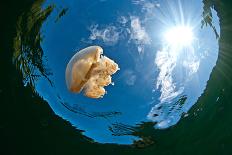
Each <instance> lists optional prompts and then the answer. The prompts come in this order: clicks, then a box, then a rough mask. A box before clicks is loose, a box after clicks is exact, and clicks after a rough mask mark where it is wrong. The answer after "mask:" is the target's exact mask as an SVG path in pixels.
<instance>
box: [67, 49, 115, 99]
mask: <svg viewBox="0 0 232 155" xmlns="http://www.w3.org/2000/svg"><path fill="white" fill-rule="evenodd" d="M102 54H103V49H102V48H101V47H100V46H90V47H87V48H84V49H82V50H80V51H79V52H77V53H76V54H75V55H74V56H73V57H72V58H71V60H70V61H69V63H68V64H67V67H66V71H65V79H66V85H67V88H68V90H69V91H71V92H73V93H80V92H82V91H83V92H84V95H85V96H87V97H89V98H100V97H103V96H104V95H105V93H106V90H105V89H104V87H105V86H108V85H109V84H111V83H112V80H111V75H113V74H114V73H116V72H117V71H118V70H119V67H118V64H117V63H115V62H114V61H113V60H111V59H110V58H108V57H106V56H103V55H102Z"/></svg>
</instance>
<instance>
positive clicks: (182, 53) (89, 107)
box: [36, 0, 219, 144]
mask: <svg viewBox="0 0 232 155" xmlns="http://www.w3.org/2000/svg"><path fill="white" fill-rule="evenodd" d="M50 4H55V5H56V7H55V9H54V11H53V12H52V14H51V15H50V16H49V17H48V20H47V21H46V22H45V23H44V24H43V27H42V30H41V33H42V34H43V36H44V37H43V41H42V48H43V51H44V54H45V56H46V59H47V60H48V61H47V66H49V68H50V69H51V71H52V73H53V75H52V76H51V77H50V79H51V80H52V82H53V84H54V85H53V86H51V85H50V83H49V82H48V81H47V80H46V79H45V78H44V79H43V78H42V79H40V80H39V81H38V82H37V83H36V90H37V92H38V93H39V94H40V95H41V96H42V97H43V98H44V99H45V100H47V101H48V103H49V105H50V106H51V107H52V109H53V110H54V112H55V113H56V114H57V115H59V116H60V117H62V118H64V119H66V120H68V121H70V122H71V123H72V125H73V126H75V127H77V128H78V129H81V130H84V131H85V132H84V134H85V135H86V136H88V137H90V138H92V139H94V140H95V141H97V142H101V143H118V144H130V143H132V141H133V140H135V139H138V137H135V136H132V135H125V136H114V135H112V132H111V131H110V130H109V127H111V126H112V124H114V123H123V124H127V125H132V126H135V125H136V124H139V123H140V122H142V121H145V122H148V121H153V122H156V124H155V125H154V128H157V129H165V128H168V127H170V126H172V125H175V124H176V123H177V122H178V121H181V119H180V118H181V116H183V115H184V116H186V117H187V116H188V114H187V112H188V110H189V109H190V108H191V107H192V106H193V105H194V103H195V102H196V101H197V99H198V97H200V95H201V94H202V92H203V90H204V88H205V86H206V82H207V80H208V79H209V75H210V73H211V71H212V69H213V67H214V66H215V64H216V60H217V57H218V40H217V38H216V36H215V33H214V31H213V30H212V28H211V27H210V26H207V27H203V28H201V20H202V12H203V8H202V7H203V4H202V2H201V1H200V0H199V1H196V0H191V2H190V1H187V0H182V1H181V0H175V1H168V0H165V1H140V0H138V1H137V0H134V1H133V0H132V1H117V2H116V1H113V0H105V1H103V0H99V1H96V0H92V1H85V0H78V1H76V0H70V1H68V2H65V1H56V0H53V1H46V3H45V4H44V7H46V6H48V5H50ZM63 8H68V10H67V12H66V14H65V15H64V16H62V17H61V18H60V19H59V20H56V19H57V16H58V14H59V12H60V11H61V10H62V9H63ZM213 17H214V18H213V19H214V21H213V24H214V26H215V27H216V29H217V32H219V22H218V18H217V16H216V14H215V12H213ZM181 24H182V25H189V26H191V27H192V28H193V34H194V40H193V42H192V43H191V46H188V47H184V48H181V49H179V50H178V51H176V50H173V49H172V48H171V47H169V46H168V45H167V44H166V43H165V41H164V39H163V38H164V37H163V34H164V33H165V31H166V30H168V29H170V28H171V27H173V26H176V25H177V26H178V25H181ZM90 45H99V46H101V47H102V48H103V50H104V54H105V55H106V56H108V57H109V58H111V59H113V60H114V61H115V62H117V63H118V64H119V67H120V71H118V72H117V73H116V74H115V75H113V79H112V80H113V82H114V85H110V86H108V87H106V90H107V94H106V95H105V96H104V97H103V98H101V99H89V98H87V97H84V96H83V94H73V93H70V92H69V91H68V90H67V88H66V84H65V76H64V75H65V68H66V65H67V63H68V62H69V60H70V59H71V57H72V56H73V55H74V54H75V53H76V52H77V51H78V50H81V49H82V48H85V47H87V46H90ZM159 55H161V56H162V57H158V56H159ZM162 59H164V60H165V61H163V62H162V63H161V64H160V65H159V62H160V61H161V60H162ZM159 79H161V80H159ZM159 82H160V84H159ZM183 96H184V97H186V100H185V102H184V103H183V105H182V104H180V103H179V102H177V101H178V99H180V98H181V97H183ZM65 106H66V107H65Z"/></svg>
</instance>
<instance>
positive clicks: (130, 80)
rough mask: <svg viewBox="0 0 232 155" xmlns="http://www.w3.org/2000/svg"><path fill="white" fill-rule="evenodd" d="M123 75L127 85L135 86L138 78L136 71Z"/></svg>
mask: <svg viewBox="0 0 232 155" xmlns="http://www.w3.org/2000/svg"><path fill="white" fill-rule="evenodd" d="M123 75H124V76H123V78H124V79H125V82H126V84H127V85H129V86H133V85H134V84H135V82H136V79H137V77H136V75H135V73H134V71H132V70H125V71H124V73H123Z"/></svg>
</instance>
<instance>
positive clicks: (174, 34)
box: [164, 26, 194, 47]
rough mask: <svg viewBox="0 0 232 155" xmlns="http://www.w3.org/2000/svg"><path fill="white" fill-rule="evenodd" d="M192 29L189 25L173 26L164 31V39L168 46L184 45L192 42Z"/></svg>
mask: <svg viewBox="0 0 232 155" xmlns="http://www.w3.org/2000/svg"><path fill="white" fill-rule="evenodd" d="M193 38H194V35H193V31H192V28H191V27H189V26H175V27H172V28H170V29H168V30H167V31H166V33H165V34H164V39H165V41H166V43H167V44H168V45H169V46H174V47H186V46H190V45H191V44H192V42H193Z"/></svg>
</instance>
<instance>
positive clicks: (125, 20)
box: [118, 16, 128, 26]
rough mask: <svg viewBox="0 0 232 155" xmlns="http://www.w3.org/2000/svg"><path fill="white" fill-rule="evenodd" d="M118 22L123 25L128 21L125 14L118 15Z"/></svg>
mask: <svg viewBox="0 0 232 155" xmlns="http://www.w3.org/2000/svg"><path fill="white" fill-rule="evenodd" d="M118 22H119V23H121V24H122V25H123V26H124V25H125V24H126V23H127V22H128V19H127V18H126V17H125V16H120V17H119V18H118Z"/></svg>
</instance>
